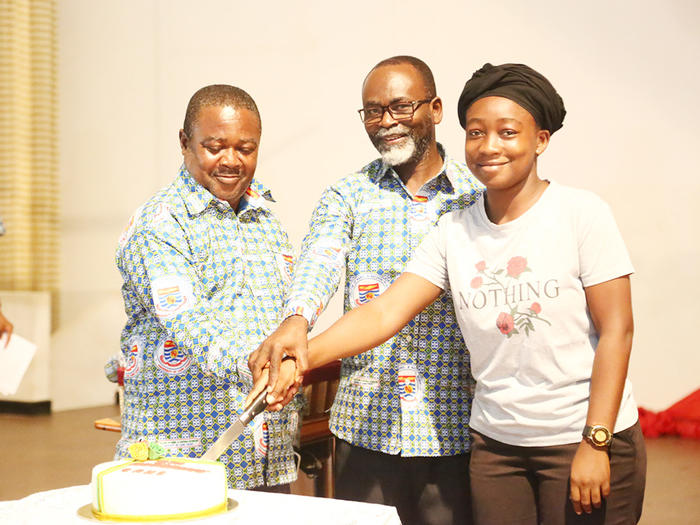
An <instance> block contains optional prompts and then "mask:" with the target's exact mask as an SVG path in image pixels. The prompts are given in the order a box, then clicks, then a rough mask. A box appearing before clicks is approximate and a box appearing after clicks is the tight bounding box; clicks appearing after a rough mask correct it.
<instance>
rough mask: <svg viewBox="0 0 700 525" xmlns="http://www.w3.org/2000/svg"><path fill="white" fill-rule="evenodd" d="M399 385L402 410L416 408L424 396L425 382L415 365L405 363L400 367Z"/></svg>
mask: <svg viewBox="0 0 700 525" xmlns="http://www.w3.org/2000/svg"><path fill="white" fill-rule="evenodd" d="M397 385H398V389H399V399H400V401H401V410H403V411H410V410H415V409H416V408H417V406H418V402H419V401H420V400H421V399H422V398H423V383H422V381H421V377H420V375H419V374H418V370H417V369H416V367H415V366H414V365H404V366H402V367H401V368H400V369H399V376H398V383H397Z"/></svg>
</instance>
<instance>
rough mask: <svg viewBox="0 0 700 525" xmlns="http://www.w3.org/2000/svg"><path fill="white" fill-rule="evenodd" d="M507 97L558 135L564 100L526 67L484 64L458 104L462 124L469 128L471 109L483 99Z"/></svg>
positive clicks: (540, 125) (532, 70) (541, 77)
mask: <svg viewBox="0 0 700 525" xmlns="http://www.w3.org/2000/svg"><path fill="white" fill-rule="evenodd" d="M489 96H497V97H505V98H509V99H510V100H512V101H514V102H516V103H517V104H519V105H521V106H522V107H523V108H525V109H526V110H527V111H529V112H530V114H531V115H532V116H533V117H534V118H535V122H537V125H538V126H539V127H540V128H541V129H547V130H549V132H550V133H554V132H555V131H557V130H558V129H560V128H561V127H562V125H563V123H564V115H566V109H564V101H563V100H562V99H561V97H560V96H559V94H558V93H557V92H556V90H555V89H554V86H552V84H550V83H549V80H547V79H546V78H545V77H543V76H542V75H541V74H539V73H538V72H537V71H535V70H534V69H532V68H531V67H528V66H526V65H525V64H501V65H500V66H493V65H491V64H488V63H487V64H484V65H483V67H482V68H481V69H479V70H478V71H476V72H475V73H474V74H473V75H472V78H470V79H469V80H467V83H466V84H465V85H464V89H463V90H462V94H461V95H460V97H459V103H458V104H457V113H458V116H459V123H460V124H461V125H462V127H463V128H464V127H465V125H466V122H465V121H466V114H467V109H469V106H471V105H472V104H473V103H474V102H476V101H477V100H479V99H480V98H484V97H489Z"/></svg>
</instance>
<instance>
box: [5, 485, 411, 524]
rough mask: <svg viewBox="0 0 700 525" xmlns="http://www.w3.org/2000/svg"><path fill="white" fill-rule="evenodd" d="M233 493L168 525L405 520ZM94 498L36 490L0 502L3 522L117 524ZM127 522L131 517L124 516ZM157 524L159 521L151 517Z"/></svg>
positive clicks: (348, 507) (79, 492)
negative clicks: (228, 504)
mask: <svg viewBox="0 0 700 525" xmlns="http://www.w3.org/2000/svg"><path fill="white" fill-rule="evenodd" d="M229 498H232V499H233V500H234V501H235V502H236V503H238V505H236V507H235V508H234V509H233V510H231V511H229V512H226V513H224V514H219V515H216V516H210V517H208V518H201V519H197V520H179V521H170V522H161V523H169V524H170V525H173V524H175V525H185V524H188V525H189V524H190V523H192V524H197V525H224V524H226V525H228V524H244V523H245V524H256V525H262V524H268V523H269V524H275V525H277V524H280V523H283V524H284V525H292V524H294V525H296V524H298V525H312V524H318V525H329V524H332V525H336V524H337V525H351V524H353V525H401V521H400V520H399V516H398V514H397V512H396V509H395V508H394V507H387V506H385V505H374V504H370V503H358V502H355V501H344V500H336V499H327V498H312V497H309V496H296V495H288V494H270V493H266V492H252V491H245V490H233V489H229ZM90 501H91V496H90V487H89V485H79V486H76V487H67V488H62V489H57V490H49V491H46V492H37V493H36V494H32V495H30V496H27V497H26V498H23V499H19V500H14V501H0V524H3V525H4V524H8V525H9V524H12V525H25V524H26V525H37V524H44V523H51V524H52V525H89V524H90V523H104V524H106V523H117V522H108V521H98V520H97V519H95V518H92V517H84V516H85V515H89V514H87V513H86V512H85V510H83V511H82V512H81V513H80V514H79V512H78V511H79V509H81V508H84V507H85V506H86V505H88V506H89V504H90ZM118 523H122V524H126V523H128V522H123V521H120V522H118ZM148 523H150V524H153V523H155V522H148Z"/></svg>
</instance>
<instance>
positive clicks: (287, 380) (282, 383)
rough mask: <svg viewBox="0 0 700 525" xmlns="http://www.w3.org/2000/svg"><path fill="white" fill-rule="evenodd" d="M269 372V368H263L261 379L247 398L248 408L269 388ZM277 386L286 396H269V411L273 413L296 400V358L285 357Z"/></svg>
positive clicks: (271, 394) (272, 394) (269, 394)
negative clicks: (293, 399)
mask: <svg viewBox="0 0 700 525" xmlns="http://www.w3.org/2000/svg"><path fill="white" fill-rule="evenodd" d="M269 371H270V369H269V367H265V368H263V370H262V373H261V374H260V378H259V379H258V380H257V381H256V382H255V384H254V385H253V388H252V390H251V391H250V393H249V394H248V397H246V400H245V405H246V406H249V405H250V404H251V403H252V402H253V400H254V399H255V398H256V397H257V396H258V395H259V394H260V392H262V391H263V389H264V388H265V387H266V386H267V380H268V375H269ZM277 386H278V389H279V390H280V391H281V392H283V393H284V395H283V396H282V397H277V396H276V395H275V394H274V393H268V394H267V409H268V410H270V411H272V412H277V411H278V410H282V409H283V408H284V407H285V405H287V403H289V402H290V401H291V400H292V398H294V394H296V393H297V390H298V389H299V388H298V385H297V382H296V363H295V362H294V358H292V357H285V358H284V359H282V363H281V364H280V371H279V376H278V378H277Z"/></svg>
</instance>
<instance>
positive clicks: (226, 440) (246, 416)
mask: <svg viewBox="0 0 700 525" xmlns="http://www.w3.org/2000/svg"><path fill="white" fill-rule="evenodd" d="M265 408H267V390H263V391H262V392H260V394H258V397H256V398H255V399H254V400H253V402H252V403H251V404H250V406H249V407H248V408H246V409H245V410H244V411H243V413H242V414H241V415H240V416H239V417H238V419H237V420H236V421H234V422H233V424H231V426H230V427H228V428H227V429H226V430H224V432H223V433H222V434H221V435H220V436H219V437H218V438H217V440H216V441H214V443H212V445H211V446H210V447H209V448H208V449H207V451H206V452H205V453H204V455H203V456H202V459H208V460H209V461H216V460H217V459H219V456H220V455H221V454H223V453H224V451H225V450H226V449H227V448H228V447H230V446H231V443H233V441H234V440H235V439H236V438H237V437H238V436H240V435H241V434H242V433H243V430H245V427H246V425H248V423H250V421H251V420H252V419H253V418H254V417H255V416H257V415H258V414H259V413H260V412H262V411H263V410H265Z"/></svg>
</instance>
